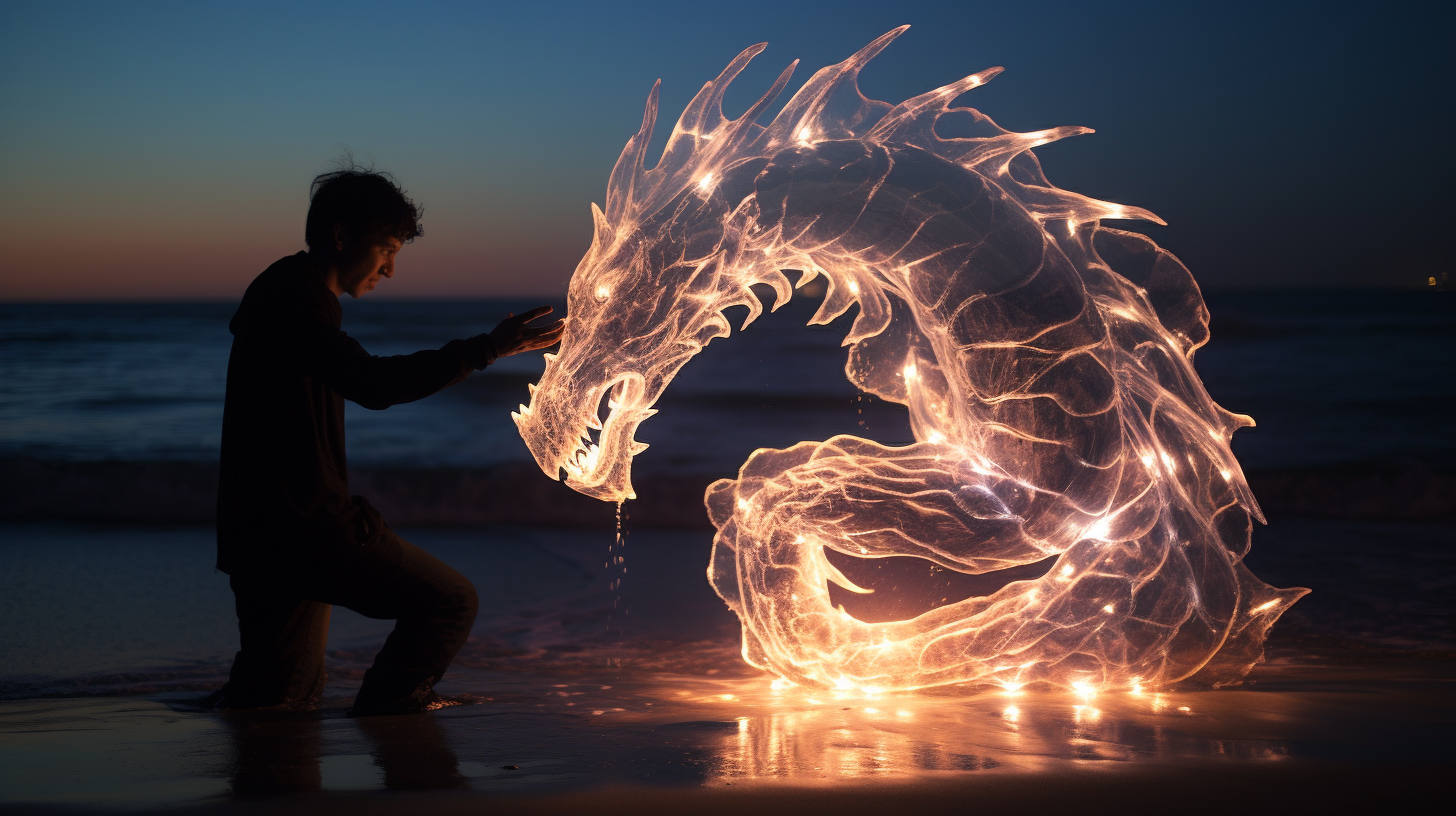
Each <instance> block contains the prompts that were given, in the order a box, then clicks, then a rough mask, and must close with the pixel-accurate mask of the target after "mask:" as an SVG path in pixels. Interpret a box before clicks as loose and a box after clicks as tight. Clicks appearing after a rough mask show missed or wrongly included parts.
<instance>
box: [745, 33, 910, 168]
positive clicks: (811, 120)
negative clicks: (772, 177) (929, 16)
mask: <svg viewBox="0 0 1456 816" xmlns="http://www.w3.org/2000/svg"><path fill="white" fill-rule="evenodd" d="M909 28H910V26H908V25H905V26H900V27H899V28H895V29H892V30H890V31H887V32H885V33H884V34H883V35H881V36H880V38H879V39H877V40H875V41H874V42H872V43H870V44H869V45H867V46H865V47H864V48H861V49H860V50H859V51H858V52H856V53H855V55H854V56H852V57H850V58H849V59H847V60H845V61H844V62H841V63H839V64H838V65H831V66H829V67H827V68H821V69H820V70H819V71H818V72H817V73H815V74H814V76H812V77H810V78H809V81H808V82H805V83H804V87H802V88H800V89H799V91H798V93H796V94H794V97H793V98H792V99H790V100H789V102H788V104H787V105H785V106H784V109H783V110H781V111H779V114H778V116H775V117H774V120H773V122H771V123H770V124H769V126H768V133H767V134H766V136H767V138H768V139H769V140H770V141H771V142H774V143H788V142H791V141H793V139H794V138H795V135H796V134H797V133H798V132H799V130H800V128H803V127H806V126H810V125H813V124H818V123H819V122H820V120H821V118H822V115H823V112H824V109H825V107H827V106H828V104H829V100H830V99H831V98H832V97H833V96H834V94H835V92H836V91H838V90H839V89H840V88H843V87H846V86H849V87H853V88H854V93H855V95H856V96H858V97H859V99H860V102H861V103H862V105H863V106H867V107H866V108H865V109H868V108H869V107H877V106H876V105H872V104H871V103H870V100H868V99H865V98H864V95H863V94H861V93H860V92H859V83H858V78H859V71H860V69H861V68H863V67H864V65H865V63H867V62H869V61H870V60H872V59H874V57H875V55H877V54H879V53H880V52H881V51H883V50H885V46H887V45H889V44H890V43H891V42H893V41H894V40H895V38H896V37H899V36H900V35H901V34H904V33H905V32H906V31H907V30H909ZM878 107H880V108H882V109H884V110H888V109H889V105H886V104H885V103H883V102H881V103H878ZM841 128H842V129H843V126H841ZM815 130H818V128H815ZM845 130H847V129H845Z"/></svg>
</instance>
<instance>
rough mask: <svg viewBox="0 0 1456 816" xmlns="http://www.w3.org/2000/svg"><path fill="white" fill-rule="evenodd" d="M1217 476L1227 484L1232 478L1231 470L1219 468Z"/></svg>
mask: <svg viewBox="0 0 1456 816" xmlns="http://www.w3.org/2000/svg"><path fill="white" fill-rule="evenodd" d="M1218 475H1220V476H1222V477H1223V480H1224V481H1225V482H1227V481H1228V480H1230V479H1232V478H1233V476H1234V472H1233V471H1232V470H1229V469H1228V468H1219V470H1218Z"/></svg>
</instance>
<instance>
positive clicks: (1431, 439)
mask: <svg viewBox="0 0 1456 816" xmlns="http://www.w3.org/2000/svg"><path fill="white" fill-rule="evenodd" d="M1207 302H1208V306H1209V309H1210V311H1211V313H1212V315H1213V319H1212V340H1211V342H1210V343H1209V344H1208V345H1206V346H1205V347H1204V348H1202V349H1200V350H1199V351H1198V352H1197V355H1196V357H1195V361H1196V365H1197V368H1198V371H1199V373H1200V375H1201V376H1202V377H1203V380H1204V383H1205V384H1206V386H1207V387H1208V390H1209V392H1210V394H1212V396H1213V398H1214V399H1215V400H1216V401H1217V402H1219V403H1220V404H1222V405H1223V406H1224V407H1225V408H1227V409H1229V410H1232V411H1235V412H1239V413H1245V414H1250V415H1252V416H1253V417H1254V418H1255V420H1256V421H1257V422H1258V427H1257V428H1254V429H1248V430H1244V431H1241V432H1239V433H1238V434H1237V435H1236V436H1235V437H1234V447H1235V451H1236V453H1237V454H1238V455H1239V458H1240V461H1241V462H1242V463H1243V464H1244V467H1245V468H1246V469H1247V470H1255V471H1257V470H1265V469H1272V468H1293V467H1306V466H1323V465H1335V464H1340V463H1349V462H1368V461H1372V460H1401V459H1404V460H1412V461H1419V462H1425V463H1428V464H1430V465H1431V466H1436V467H1444V465H1445V463H1446V462H1449V461H1452V460H1453V455H1456V422H1453V418H1456V411H1453V410H1452V406H1453V405H1456V362H1453V355H1452V349H1453V348H1456V342H1453V341H1456V300H1453V299H1452V298H1451V297H1450V296H1449V295H1446V294H1442V293H1424V292H1387V291H1377V292H1367V291H1325V292H1319V291H1300V292H1292V291H1291V292H1285V291H1274V292H1210V293H1208V294H1207ZM344 305H345V318H344V328H345V330H346V331H348V332H349V333H350V334H351V335H352V336H354V337H355V338H357V339H358V340H359V341H360V342H361V343H363V345H364V346H365V348H367V349H368V350H369V351H370V352H371V353H374V354H378V355H388V354H402V353H409V352H412V351H417V350H419V349H422V348H432V347H438V346H440V345H442V344H444V343H445V342H447V341H448V340H450V339H452V338H455V337H465V336H470V335H473V334H477V333H480V332H484V331H488V330H489V329H490V328H491V327H492V326H493V325H494V324H495V323H496V322H497V321H498V320H499V319H501V318H503V317H504V316H505V315H506V314H508V313H509V312H512V311H520V310H521V309H523V308H528V307H530V306H532V305H535V304H534V303H533V302H527V301H482V300H456V301H391V300H383V299H379V300H375V299H366V300H360V301H349V300H348V299H346V302H345V304H344ZM553 305H554V306H556V308H557V310H558V312H561V311H562V310H563V308H564V306H563V304H561V303H555V304H553ZM814 305H815V304H813V303H812V302H810V301H809V300H808V299H806V298H803V297H799V298H796V299H794V300H793V301H791V302H790V303H789V304H787V305H786V306H785V308H783V309H781V310H780V311H779V312H777V313H773V314H765V315H764V316H763V317H761V318H760V319H759V320H758V321H757V322H756V323H754V324H753V325H752V326H750V327H749V328H748V329H747V330H745V331H742V332H739V331H736V330H735V332H734V334H733V336H732V337H729V338H725V339H720V340H716V341H714V342H713V343H712V344H711V345H710V346H709V347H708V348H707V349H706V350H705V351H704V352H703V353H702V354H700V355H699V356H698V357H697V358H695V359H694V360H693V361H692V362H690V363H689V364H688V366H687V367H686V368H685V369H684V370H683V371H682V373H681V374H679V375H678V377H677V379H676V380H675V381H674V382H673V384H672V385H671V386H670V387H669V389H668V391H667V393H666V395H665V397H664V399H663V400H662V402H661V404H660V405H659V406H658V407H659V408H660V409H661V413H660V414H659V415H658V416H656V417H654V418H653V419H651V420H649V421H648V422H647V423H645V424H644V425H643V426H642V428H641V439H642V440H643V441H646V442H648V443H650V444H651V445H652V446H653V450H651V451H649V452H648V453H646V454H644V455H643V456H641V457H639V458H638V460H637V462H636V464H637V466H638V467H640V468H645V469H658V468H668V469H679V470H680V469H683V468H689V469H708V470H712V471H714V472H723V473H724V474H725V475H727V474H731V473H732V472H734V471H735V470H736V468H737V464H738V463H740V462H742V460H743V459H744V458H746V456H747V454H748V453H749V452H751V451H752V450H753V449H754V448H756V447H760V446H778V445H784V444H791V443H793V442H796V441H799V440H803V439H823V438H827V436H829V435H832V434H833V433H859V434H862V435H864V434H866V433H867V434H868V435H870V436H871V437H874V438H879V439H881V440H882V441H886V442H897V441H904V440H905V439H906V438H908V430H907V429H906V427H905V426H904V423H903V414H902V413H898V412H897V410H898V409H897V407H895V406H884V405H876V406H874V412H873V415H872V417H871V418H870V419H869V420H866V418H865V411H866V408H868V407H869V406H868V405H867V403H868V402H870V401H871V400H870V398H868V397H863V398H862V397H861V395H860V394H859V393H858V392H857V391H856V389H854V388H853V386H851V385H850V384H849V383H848V382H847V381H846V380H845V379H844V375H843V366H844V354H845V352H844V349H842V348H841V347H840V341H841V339H842V338H843V335H844V333H845V331H846V330H847V327H848V319H847V318H841V319H840V320H839V321H836V323H835V324H833V325H831V326H816V327H805V325H804V323H805V322H806V321H807V319H808V316H809V315H810V314H812V311H813V308H814ZM234 308H235V306H234V304H231V303H124V304H122V303H115V304H112V303H108V304H89V303H83V304H70V303H68V304H14V303H11V304H0V382H4V383H5V386H4V390H3V392H0V458H6V459H15V458H26V459H31V460H40V461H47V462H101V461H106V462H137V463H140V462H178V461H181V462H213V461H215V460H216V457H217V450H218V438H219V429H220V426H221V421H222V402H223V392H224V387H225V376H226V367H227V356H228V349H229V344H230V342H231V335H229V333H228V330H227V324H228V320H229V318H230V317H231V315H232V312H233V310H234ZM542 365H543V364H542V361H541V357H540V355H539V354H535V353H531V354H523V355H518V356H515V357H509V358H505V359H503V360H501V361H499V362H498V363H497V364H496V365H494V366H492V367H490V368H489V369H486V370H485V371H483V372H479V373H477V374H475V375H474V376H472V377H471V378H470V379H469V380H467V381H466V382H464V383H462V384H460V385H458V386H456V387H454V388H452V389H449V390H447V391H445V392H442V393H440V394H438V395H436V396H434V397H431V398H429V399H426V400H422V401H420V402H417V403H412V404H407V405H400V406H395V407H392V408H390V409H388V410H387V411H368V410H365V409H363V408H359V407H358V406H356V405H353V404H349V406H348V440H349V450H348V454H349V461H350V463H351V464H352V465H358V466H409V467H424V468H431V467H441V466H457V467H483V466H488V465H492V464H496V463H500V462H511V461H516V462H520V461H528V460H529V454H528V453H527V451H526V448H525V446H524V444H523V443H522V442H521V441H520V439H519V438H518V436H517V435H516V432H515V427H514V425H513V424H512V423H511V422H510V421H509V417H508V414H509V412H510V411H511V410H512V409H514V408H515V406H516V405H517V404H518V403H520V402H525V401H527V394H526V384H527V383H528V382H532V381H534V380H535V378H536V377H537V376H538V375H539V373H540V371H541V368H542ZM862 422H863V423H865V424H863V425H862V424H861V423H862Z"/></svg>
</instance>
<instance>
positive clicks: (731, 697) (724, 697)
mask: <svg viewBox="0 0 1456 816" xmlns="http://www.w3.org/2000/svg"><path fill="white" fill-rule="evenodd" d="M718 697H719V699H722V700H733V699H736V698H735V697H734V696H733V695H731V694H719V695H718Z"/></svg>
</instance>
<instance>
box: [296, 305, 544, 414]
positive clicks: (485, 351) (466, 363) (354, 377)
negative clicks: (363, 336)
mask: <svg viewBox="0 0 1456 816" xmlns="http://www.w3.org/2000/svg"><path fill="white" fill-rule="evenodd" d="M550 313H551V307H550V306H542V307H540V308H537V309H533V310H531V311H529V312H526V313H524V314H521V315H519V316H516V315H513V316H511V317H509V318H507V319H505V320H503V321H501V323H500V325H498V326H496V328H495V329H494V330H492V331H491V332H490V333H489V334H480V335H476V336H475V337H471V338H468V339H465V340H451V341H450V342H449V343H446V344H445V345H444V346H442V347H440V348H438V349H434V350H429V351H418V352H415V353H414V354H403V355H398V356H393V357H375V356H373V355H371V354H369V353H368V352H367V351H365V350H364V347H363V346H361V345H359V342H358V341H357V340H355V339H354V338H352V337H350V336H349V335H347V334H345V333H344V332H343V331H341V330H337V329H334V330H331V331H330V332H329V334H328V336H327V337H323V338H320V341H321V342H318V343H316V344H313V348H314V353H313V355H312V358H313V359H311V360H308V361H306V365H307V366H308V368H310V369H311V370H312V372H313V373H315V374H316V375H317V376H318V377H319V378H320V379H322V380H323V382H324V383H325V384H326V385H327V386H328V387H329V388H330V389H332V390H333V391H335V392H336V393H338V394H339V395H340V396H342V397H344V398H345V399H348V400H352V401H354V402H357V403H358V404H360V405H362V406H364V407H365V408H370V409H374V410H382V409H384V408H388V407H389V406H391V405H398V404H400V403H404V402H413V401H415V400H418V399H423V398H424V397H428V396H430V395H431V394H434V393H436V392H437V391H440V390H441V389H444V388H447V387H449V386H451V385H454V384H455V383H457V382H459V381H461V380H463V379H465V377H466V376H468V375H469V374H470V372H471V371H473V370H476V369H481V368H485V367H486V366H488V365H490V364H491V363H493V362H495V361H496V360H497V359H498V358H500V357H506V356H509V355H511V354H518V353H520V352H523V351H531V350H533V349H541V348H547V347H549V346H551V345H554V344H555V343H557V342H558V341H559V340H560V339H561V332H562V330H563V328H564V326H563V324H562V321H560V320H557V321H555V322H553V323H551V324H548V325H545V326H528V325H526V324H527V323H529V322H530V321H532V320H534V319H536V318H538V317H543V316H545V315H547V314H550Z"/></svg>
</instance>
